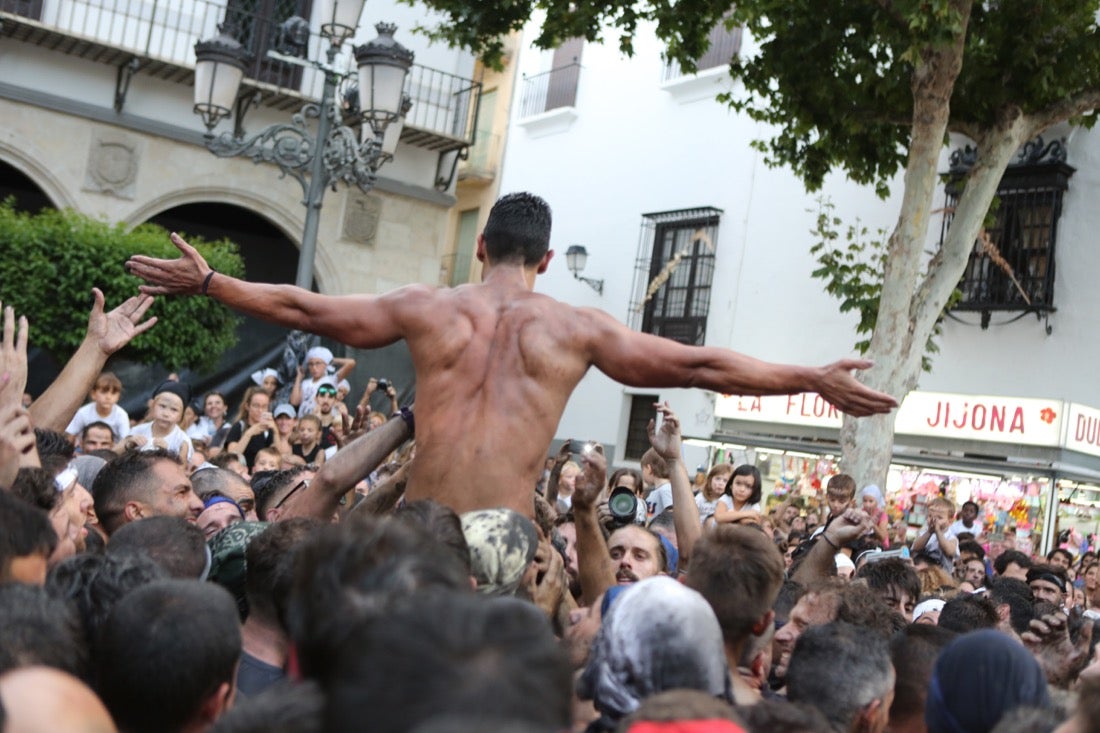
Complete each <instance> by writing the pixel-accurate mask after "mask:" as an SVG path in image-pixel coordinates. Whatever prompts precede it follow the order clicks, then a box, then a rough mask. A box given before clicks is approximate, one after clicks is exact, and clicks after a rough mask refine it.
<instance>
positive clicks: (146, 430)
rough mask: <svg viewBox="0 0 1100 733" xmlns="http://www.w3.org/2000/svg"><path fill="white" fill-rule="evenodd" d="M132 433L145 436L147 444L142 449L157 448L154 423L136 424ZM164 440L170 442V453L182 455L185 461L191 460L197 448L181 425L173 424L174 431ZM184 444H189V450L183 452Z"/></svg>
mask: <svg viewBox="0 0 1100 733" xmlns="http://www.w3.org/2000/svg"><path fill="white" fill-rule="evenodd" d="M130 435H140V436H141V437H143V438H145V445H143V446H142V447H141V450H153V449H154V448H156V446H155V445H153V423H151V422H143V423H142V424H141V425H135V426H134V429H133V430H131V431H130ZM164 442H165V443H167V444H168V451H169V452H170V453H172V454H174V455H177V456H180V458H182V459H183V460H185V461H190V460H191V454H192V453H193V452H194V450H195V449H194V447H193V446H192V445H191V438H189V437H187V433H185V432H183V430H182V429H181V428H180V426H179V425H173V426H172V432H170V433H168V437H166V438H164ZM183 446H187V451H186V452H184V453H181V452H180V448H181V447H183Z"/></svg>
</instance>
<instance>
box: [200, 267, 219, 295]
mask: <svg viewBox="0 0 1100 733" xmlns="http://www.w3.org/2000/svg"><path fill="white" fill-rule="evenodd" d="M215 272H216V271H215V270H211V271H210V272H208V273H206V279H205V280H203V281H202V294H203V295H206V291H207V290H209V289H210V281H211V280H213V279H214V273H215Z"/></svg>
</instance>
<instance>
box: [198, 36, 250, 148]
mask: <svg viewBox="0 0 1100 733" xmlns="http://www.w3.org/2000/svg"><path fill="white" fill-rule="evenodd" d="M247 62H248V52H247V51H246V50H245V49H244V47H243V46H242V45H241V44H240V42H239V41H238V40H237V39H236V38H233V36H231V35H229V34H228V33H226V32H225V30H224V29H222V30H221V31H220V32H219V34H218V36H217V38H212V39H209V40H206V41H199V42H198V43H196V44H195V112H196V113H197V114H198V115H199V116H201V117H202V121H203V124H204V125H206V129H207V130H211V131H212V130H213V129H214V126H215V125H217V124H218V122H219V121H220V120H221V119H222V118H223V117H226V116H228V115H229V113H230V112H231V111H232V109H233V105H234V104H235V103H236V101H237V90H238V89H239V88H240V86H241V79H242V78H244V70H245V66H246V65H247Z"/></svg>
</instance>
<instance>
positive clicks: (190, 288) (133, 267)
mask: <svg viewBox="0 0 1100 733" xmlns="http://www.w3.org/2000/svg"><path fill="white" fill-rule="evenodd" d="M171 239H172V244H174V245H176V248H177V249H179V251H180V254H181V256H180V257H178V258H176V259H174V260H161V259H157V258H155V257H146V256H145V255H134V256H132V257H131V258H130V259H129V260H127V262H126V270H127V271H128V272H129V273H130V274H131V275H136V276H137V277H140V278H141V279H142V280H144V281H145V282H146V283H148V285H142V286H141V288H140V290H141V292H142V293H143V294H145V295H198V294H199V293H200V292H202V283H203V280H205V279H206V276H207V275H208V274H209V273H210V265H208V264H206V260H205V259H204V258H203V256H202V255H201V254H199V251H198V250H197V249H195V248H194V247H192V246H191V245H189V244H188V243H187V242H185V241H183V238H182V237H180V235H178V234H176V233H175V232H173V233H172V235H171Z"/></svg>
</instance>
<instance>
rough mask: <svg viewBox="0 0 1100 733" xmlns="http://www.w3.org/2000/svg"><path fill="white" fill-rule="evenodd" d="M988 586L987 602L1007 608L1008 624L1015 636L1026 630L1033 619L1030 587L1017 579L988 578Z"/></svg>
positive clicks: (1033, 609) (1032, 598)
mask: <svg viewBox="0 0 1100 733" xmlns="http://www.w3.org/2000/svg"><path fill="white" fill-rule="evenodd" d="M987 585H988V588H989V590H988V595H989V600H990V601H992V602H993V606H994V607H997V606H1000V605H1002V604H1004V605H1007V606H1008V623H1009V625H1010V626H1011V627H1012V630H1013V631H1015V632H1016V633H1017V634H1022V633H1024V632H1025V631H1027V630H1028V628H1029V626H1030V624H1031V619H1033V618H1035V597H1034V596H1033V595H1032V593H1031V587H1030V586H1028V584H1027V583H1025V582H1024V581H1022V580H1020V579H1019V578H1004V577H997V578H990V579H989V582H988V583H987Z"/></svg>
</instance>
